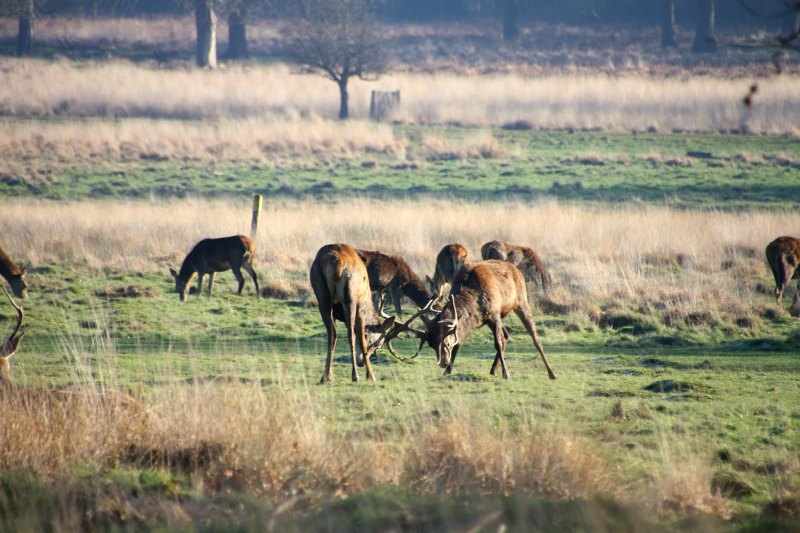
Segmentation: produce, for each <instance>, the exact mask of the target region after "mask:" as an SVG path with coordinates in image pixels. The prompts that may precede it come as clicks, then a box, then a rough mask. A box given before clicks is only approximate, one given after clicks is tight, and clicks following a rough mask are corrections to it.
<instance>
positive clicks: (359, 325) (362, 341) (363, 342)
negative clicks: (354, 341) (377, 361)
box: [355, 309, 375, 381]
mask: <svg viewBox="0 0 800 533" xmlns="http://www.w3.org/2000/svg"><path fill="white" fill-rule="evenodd" d="M355 331H356V334H357V335H358V342H359V345H360V348H361V354H362V356H363V357H364V366H365V367H366V369H367V381H375V375H374V374H373V373H372V364H371V363H370V362H369V357H368V355H367V350H368V347H367V335H366V331H364V319H363V318H362V317H361V309H359V310H358V312H357V313H356V330H355Z"/></svg>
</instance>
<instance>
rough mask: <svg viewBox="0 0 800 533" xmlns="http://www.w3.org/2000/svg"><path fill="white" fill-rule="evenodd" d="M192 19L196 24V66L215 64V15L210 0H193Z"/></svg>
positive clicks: (214, 65) (210, 66)
mask: <svg viewBox="0 0 800 533" xmlns="http://www.w3.org/2000/svg"><path fill="white" fill-rule="evenodd" d="M194 19H195V23H196V25H197V53H196V55H197V57H196V59H197V66H198V67H208V68H215V67H216V66H217V15H216V14H215V13H214V7H213V6H212V3H211V0H194Z"/></svg>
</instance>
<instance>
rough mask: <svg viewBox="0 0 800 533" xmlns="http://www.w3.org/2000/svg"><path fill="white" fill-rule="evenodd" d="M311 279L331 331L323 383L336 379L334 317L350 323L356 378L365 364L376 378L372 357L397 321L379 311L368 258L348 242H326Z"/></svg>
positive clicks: (315, 262)
mask: <svg viewBox="0 0 800 533" xmlns="http://www.w3.org/2000/svg"><path fill="white" fill-rule="evenodd" d="M309 281H310V282H311V288H312V289H313V290H314V295H315V296H316V297H317V305H318V307H319V314H320V316H321V317H322V322H323V324H325V329H326V330H327V333H328V355H327V358H326V359H325V370H324V372H323V374H322V378H321V379H320V384H325V383H330V382H331V381H332V380H333V352H334V350H335V349H336V327H335V323H334V320H340V321H342V322H344V323H345V325H346V327H347V338H348V341H349V343H350V359H351V366H352V372H351V377H352V380H353V381H354V382H357V381H358V379H359V378H358V369H357V368H356V367H357V366H364V367H366V373H367V380H368V381H375V374H374V373H373V372H372V365H371V364H370V357H371V356H372V354H374V353H375V352H376V351H377V350H378V349H380V348H381V347H382V346H383V344H384V343H385V341H386V340H387V337H386V334H387V332H388V331H389V330H390V329H391V327H392V326H393V325H394V322H395V317H387V318H385V319H382V317H380V316H379V315H378V314H377V313H376V312H375V308H374V307H373V303H372V291H370V287H369V276H368V274H367V267H366V265H365V264H364V261H363V260H362V259H361V257H359V255H358V252H357V251H356V249H355V248H353V247H352V246H350V245H348V244H328V245H325V246H323V247H322V248H320V249H319V251H318V252H317V255H316V257H315V258H314V261H313V263H311V269H310V271H309ZM368 337H369V338H368Z"/></svg>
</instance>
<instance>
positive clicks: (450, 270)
mask: <svg viewBox="0 0 800 533" xmlns="http://www.w3.org/2000/svg"><path fill="white" fill-rule="evenodd" d="M468 255H469V254H468V253H467V249H466V248H465V247H464V245H462V244H458V243H454V244H447V245H445V246H443V247H442V249H441V250H439V254H438V255H437V256H436V270H435V271H434V273H433V278H432V279H431V277H430V276H426V278H427V280H428V285H429V286H430V289H431V292H432V293H433V294H435V295H437V297H439V298H441V297H442V296H443V295H444V286H445V285H447V284H449V285H451V286H452V284H453V280H454V279H455V278H456V275H458V273H459V272H460V271H461V269H463V268H464V267H465V266H466V265H467V264H468V263H469V259H468Z"/></svg>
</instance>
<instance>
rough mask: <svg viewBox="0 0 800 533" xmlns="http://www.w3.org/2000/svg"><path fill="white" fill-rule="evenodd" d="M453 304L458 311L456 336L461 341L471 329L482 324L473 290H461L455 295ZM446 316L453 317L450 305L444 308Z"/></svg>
mask: <svg viewBox="0 0 800 533" xmlns="http://www.w3.org/2000/svg"><path fill="white" fill-rule="evenodd" d="M455 305H456V310H457V311H458V337H459V339H460V340H461V342H463V341H464V340H465V339H466V338H467V336H468V335H469V334H470V333H472V331H473V330H475V329H477V328H479V327H480V326H481V324H483V317H482V316H481V311H480V307H479V306H478V297H477V295H475V294H473V291H469V290H463V289H462V291H461V292H459V293H458V294H457V295H455ZM446 311H447V315H448V316H447V317H446V318H453V317H452V316H451V315H452V310H451V308H450V307H448V308H446Z"/></svg>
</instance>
